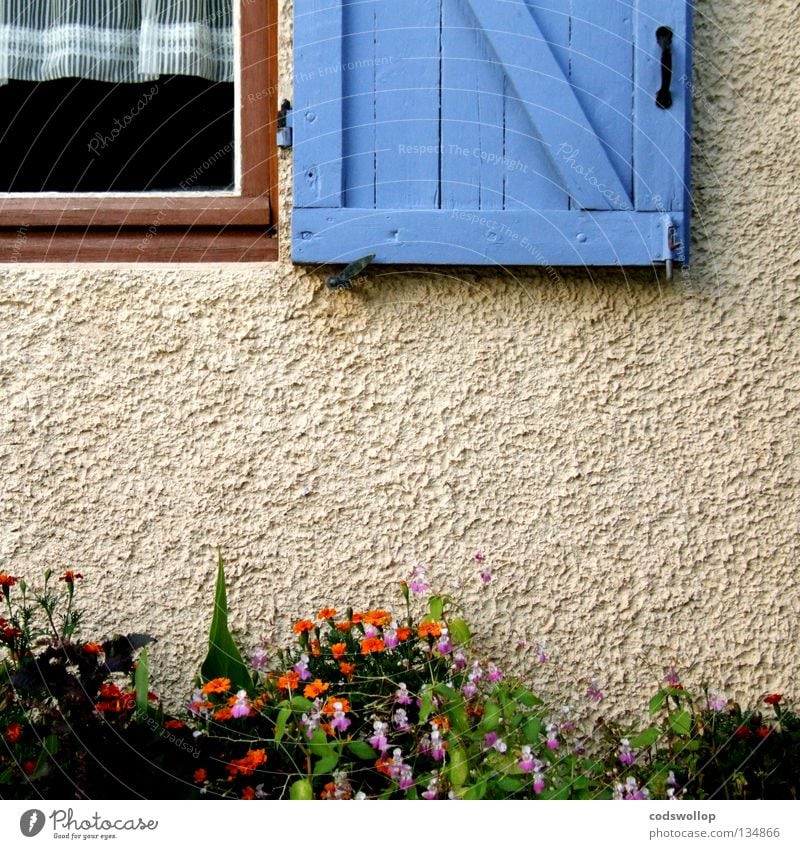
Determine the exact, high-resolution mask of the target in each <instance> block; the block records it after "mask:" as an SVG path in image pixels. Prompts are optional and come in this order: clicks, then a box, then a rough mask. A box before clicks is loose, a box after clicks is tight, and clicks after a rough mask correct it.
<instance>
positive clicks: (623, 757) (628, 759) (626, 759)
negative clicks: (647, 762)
mask: <svg viewBox="0 0 800 849" xmlns="http://www.w3.org/2000/svg"><path fill="white" fill-rule="evenodd" d="M619 762H620V763H621V764H623V765H624V766H633V765H634V764H635V763H636V756H635V755H634V754H633V749H631V744H630V740H622V741H621V742H620V747H619Z"/></svg>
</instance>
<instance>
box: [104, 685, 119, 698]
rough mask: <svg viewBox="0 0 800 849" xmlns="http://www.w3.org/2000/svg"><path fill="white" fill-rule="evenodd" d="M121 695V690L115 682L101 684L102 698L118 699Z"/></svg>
mask: <svg viewBox="0 0 800 849" xmlns="http://www.w3.org/2000/svg"><path fill="white" fill-rule="evenodd" d="M121 695H122V690H120V688H119V687H118V686H117V685H116V684H101V685H100V696H101V697H102V698H104V699H118V698H119V697H120V696H121Z"/></svg>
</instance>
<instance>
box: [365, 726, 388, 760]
mask: <svg viewBox="0 0 800 849" xmlns="http://www.w3.org/2000/svg"><path fill="white" fill-rule="evenodd" d="M372 728H373V730H374V732H375V733H374V734H373V735H372V737H370V738H369V739H368V740H367V742H368V743H369V744H370V746H372V748H373V749H375V751H377V752H385V751H386V750H387V749H388V748H389V738H388V737H387V736H386V733H387V731H388V730H389V726H388V724H387V723H385V722H381V721H380V720H377V719H376V720H375V722H373V723H372Z"/></svg>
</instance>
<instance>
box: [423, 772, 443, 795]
mask: <svg viewBox="0 0 800 849" xmlns="http://www.w3.org/2000/svg"><path fill="white" fill-rule="evenodd" d="M438 795H439V776H438V774H437V773H436V770H434V771H433V773H432V775H431V780H430V781H429V782H428V789H427V790H424V791H423V792H422V793H420V796H422V798H423V799H436V798H437V797H438Z"/></svg>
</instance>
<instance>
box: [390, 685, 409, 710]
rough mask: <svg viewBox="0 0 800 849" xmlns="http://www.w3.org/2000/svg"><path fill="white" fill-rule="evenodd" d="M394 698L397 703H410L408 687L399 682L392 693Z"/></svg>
mask: <svg viewBox="0 0 800 849" xmlns="http://www.w3.org/2000/svg"><path fill="white" fill-rule="evenodd" d="M394 700H395V701H396V702H397V704H399V705H410V704H411V703H412V699H411V695H410V694H409V692H408V687H407V686H406V685H405V684H402V683H401V684H400V686H399V688H398V689H397V691H396V692H395V694H394Z"/></svg>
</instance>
